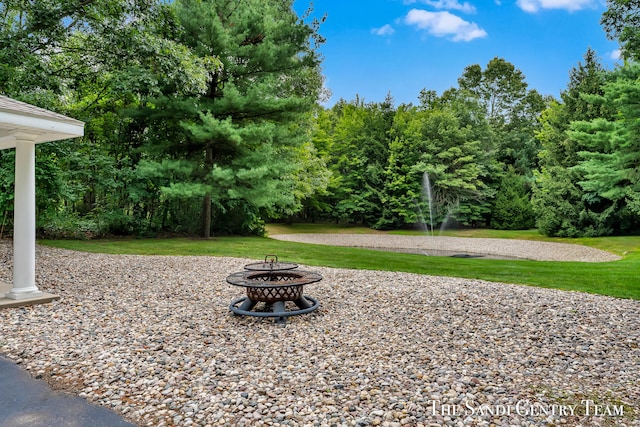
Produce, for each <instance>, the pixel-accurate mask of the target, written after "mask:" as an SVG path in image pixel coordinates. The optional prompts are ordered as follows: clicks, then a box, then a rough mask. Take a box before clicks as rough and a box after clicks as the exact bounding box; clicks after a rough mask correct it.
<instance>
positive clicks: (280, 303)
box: [227, 258, 322, 324]
mask: <svg viewBox="0 0 640 427" xmlns="http://www.w3.org/2000/svg"><path fill="white" fill-rule="evenodd" d="M276 260H277V258H276ZM265 264H268V266H269V267H270V269H269V270H265V269H263V266H264V265H265ZM277 264H278V263H277V261H275V262H267V261H266V260H265V263H255V264H248V265H246V266H245V268H246V269H247V270H246V271H240V272H238V273H233V274H231V275H229V276H227V283H229V284H231V285H234V286H241V287H244V288H245V289H246V292H247V296H246V297H242V298H239V299H237V300H235V301H233V302H232V303H231V305H230V306H229V309H230V310H231V311H232V312H233V313H235V314H239V315H244V316H256V317H275V318H276V323H280V324H285V322H286V318H287V317H289V316H295V315H298V314H306V313H310V312H312V311H314V310H316V309H317V308H318V307H319V306H320V303H319V302H318V301H317V300H316V299H314V298H311V297H308V296H305V295H304V294H303V291H304V285H309V284H311V283H315V282H319V281H320V280H322V275H321V274H319V273H315V272H312V271H304V270H295V271H294V269H295V268H297V265H296V264H292V263H284V264H286V265H287V267H288V269H287V270H285V269H275V268H273V269H272V268H271V267H272V266H274V265H277ZM280 264H282V263H280ZM291 265H293V266H295V267H291ZM287 301H291V302H293V303H294V304H295V305H296V306H297V307H298V310H286V304H285V303H286V302H287ZM259 302H264V303H265V304H266V305H267V308H270V311H251V310H252V309H253V308H254V307H255V306H256V304H258V303H259Z"/></svg>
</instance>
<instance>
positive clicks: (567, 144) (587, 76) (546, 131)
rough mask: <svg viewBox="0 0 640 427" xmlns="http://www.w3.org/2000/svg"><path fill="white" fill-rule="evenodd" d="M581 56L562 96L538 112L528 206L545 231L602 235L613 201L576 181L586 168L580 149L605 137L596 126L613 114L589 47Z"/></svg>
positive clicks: (610, 221) (608, 228)
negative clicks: (536, 161) (536, 162)
mask: <svg viewBox="0 0 640 427" xmlns="http://www.w3.org/2000/svg"><path fill="white" fill-rule="evenodd" d="M584 60H585V61H584V63H579V64H578V66H577V67H575V68H574V69H573V70H572V71H571V73H570V77H571V78H570V83H569V86H568V88H567V90H566V91H564V92H563V93H562V100H563V101H564V102H563V103H559V102H554V103H552V104H551V106H550V107H549V109H547V110H546V111H545V112H544V113H543V115H542V120H541V123H542V127H541V129H540V131H539V132H538V134H537V137H538V139H539V140H540V142H541V144H542V151H541V152H540V163H541V170H540V172H539V173H537V174H536V182H535V184H534V186H533V206H534V210H535V213H536V218H537V219H536V224H537V227H538V229H539V230H540V232H542V233H544V234H546V235H549V236H568V237H578V236H601V235H608V234H611V233H613V232H614V231H615V230H616V229H617V226H616V225H615V222H616V221H618V220H619V219H620V218H618V217H616V214H615V212H616V210H617V208H616V207H615V206H613V205H612V204H607V203H603V202H604V200H603V199H602V198H600V196H598V195H597V194H595V193H592V194H591V195H590V194H588V192H587V191H585V189H586V188H585V187H584V186H583V185H581V183H585V174H586V172H587V170H588V169H589V167H586V168H585V166H586V164H585V163H584V154H581V153H584V152H585V150H587V148H588V145H589V144H591V143H590V142H589V139H590V138H597V139H599V140H600V142H601V143H603V144H606V143H607V142H606V141H607V140H608V138H609V134H608V132H606V131H604V129H600V130H597V128H598V127H600V126H604V127H607V126H609V125H610V122H609V120H613V119H614V117H615V115H614V114H613V112H614V111H615V108H614V106H613V105H612V104H611V103H607V102H605V100H604V98H603V97H602V94H603V93H604V87H605V74H604V71H603V69H602V67H601V65H600V64H599V62H598V58H597V57H596V55H595V52H594V51H593V50H591V49H589V50H587V52H586V54H585V56H584ZM589 123H592V124H593V126H594V127H591V125H590V124H589ZM589 129H590V130H589ZM585 132H586V133H585ZM587 133H591V134H592V135H591V136H589V137H588V136H587ZM587 187H588V185H587Z"/></svg>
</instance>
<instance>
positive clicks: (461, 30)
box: [404, 9, 487, 42]
mask: <svg viewBox="0 0 640 427" xmlns="http://www.w3.org/2000/svg"><path fill="white" fill-rule="evenodd" d="M404 22H405V23H406V24H409V25H414V26H416V27H418V28H420V29H421V30H427V31H428V32H429V34H433V35H434V36H436V37H447V36H449V37H450V38H451V40H453V41H465V42H468V41H471V40H473V39H477V38H482V37H486V36H487V32H486V31H485V30H483V29H482V28H480V27H478V25H477V24H476V23H474V22H468V21H465V20H464V19H462V18H460V17H459V16H456V15H453V14H451V13H449V12H429V11H426V10H421V9H411V10H410V11H409V13H407V16H406V17H405V18H404Z"/></svg>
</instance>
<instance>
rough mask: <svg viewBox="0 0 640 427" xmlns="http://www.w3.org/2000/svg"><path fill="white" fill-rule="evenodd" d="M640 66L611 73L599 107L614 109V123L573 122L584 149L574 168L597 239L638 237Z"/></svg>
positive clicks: (575, 136) (598, 98)
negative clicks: (594, 221)
mask: <svg viewBox="0 0 640 427" xmlns="http://www.w3.org/2000/svg"><path fill="white" fill-rule="evenodd" d="M638 79H640V65H638V64H628V65H626V66H624V67H621V68H619V69H617V70H616V71H614V72H612V73H611V74H610V81H608V82H607V83H606V84H605V85H604V88H603V89H604V94H603V95H591V96H589V97H588V99H591V100H592V101H593V102H596V103H600V102H602V103H604V104H606V105H608V106H611V108H612V109H615V111H616V113H617V114H616V115H615V118H614V119H606V118H597V119H593V120H591V121H577V122H574V123H572V126H571V130H570V132H569V135H570V136H571V137H572V138H573V139H574V140H576V141H578V142H579V143H581V145H582V146H583V147H585V149H584V150H583V151H580V152H579V153H578V155H579V157H580V159H581V160H580V161H579V163H578V164H577V165H576V166H575V167H574V168H575V170H577V171H578V172H579V173H580V174H581V176H582V177H583V178H582V180H581V181H579V182H578V184H579V185H580V187H581V188H582V189H583V191H584V195H583V199H584V200H585V201H586V202H587V204H588V205H589V207H590V209H591V210H592V211H593V212H594V213H596V214H597V216H596V218H597V222H598V225H599V227H598V230H597V232H598V234H610V233H629V232H636V231H637V230H638V229H639V227H640V173H639V170H640V107H639V106H640V88H638V85H637V82H638Z"/></svg>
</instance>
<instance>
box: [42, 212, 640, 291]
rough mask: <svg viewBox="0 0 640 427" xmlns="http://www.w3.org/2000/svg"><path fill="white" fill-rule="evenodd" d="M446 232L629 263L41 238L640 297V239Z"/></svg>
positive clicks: (131, 250) (110, 249) (287, 229)
mask: <svg viewBox="0 0 640 427" xmlns="http://www.w3.org/2000/svg"><path fill="white" fill-rule="evenodd" d="M267 230H268V233H269V234H278V233H382V232H380V231H372V230H369V229H367V228H364V227H344V226H337V225H327V224H320V225H316V224H296V225H292V226H285V225H280V224H278V225H270V226H269V227H268V229H267ZM395 233H400V232H395ZM403 233H408V234H424V232H418V231H416V232H411V231H407V232H403ZM443 235H448V236H458V237H470V238H473V237H493V238H511V239H524V240H544V241H551V242H563V243H574V244H583V245H587V246H592V247H595V248H599V249H603V250H607V251H610V252H612V253H615V254H617V255H621V256H622V257H623V259H622V260H619V261H615V262H606V263H582V262H548V261H519V260H518V261H504V260H490V259H464V258H451V257H436V256H430V257H427V256H424V255H414V254H404V253H398V252H380V251H376V250H369V249H361V248H347V247H327V246H323V245H311V244H304V243H291V242H282V241H277V240H273V239H269V238H266V237H216V238H212V239H209V240H204V239H191V238H163V239H101V240H83V241H76V240H41V241H40V242H39V243H40V244H43V245H49V246H55V247H61V248H67V249H72V250H78V251H86V252H103V253H112V254H138V255H209V256H228V257H243V258H251V259H255V260H262V259H264V256H265V255H267V254H277V255H278V257H279V258H280V259H281V260H289V261H294V262H298V263H300V264H307V265H314V266H326V267H340V268H354V269H370V270H380V269H384V270H389V271H405V272H411V273H419V274H430V275H437V276H454V277H464V278H471V279H483V280H489V281H494V282H505V283H518V284H524V285H533V286H541V287H548V288H557V289H565V290H573V291H580V292H590V293H595V294H602V295H609V296H613V297H619V298H632V299H637V300H640V237H638V236H623V237H601V238H581V239H563V238H547V237H544V236H541V235H539V234H537V232H536V231H501V230H450V231H447V232H445V233H443Z"/></svg>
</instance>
